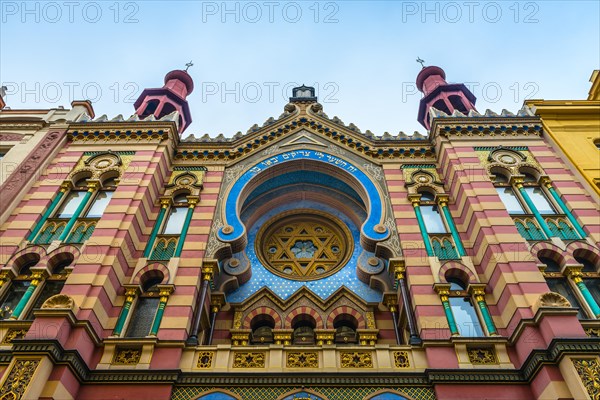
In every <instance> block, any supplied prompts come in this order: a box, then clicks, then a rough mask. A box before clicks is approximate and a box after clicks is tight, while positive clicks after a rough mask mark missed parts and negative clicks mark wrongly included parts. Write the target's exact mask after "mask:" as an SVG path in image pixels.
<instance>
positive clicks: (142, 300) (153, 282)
mask: <svg viewBox="0 0 600 400" xmlns="http://www.w3.org/2000/svg"><path fill="white" fill-rule="evenodd" d="M152 274H153V275H152ZM163 279H164V276H163V274H162V273H161V272H159V271H153V272H152V273H147V274H146V275H145V276H142V285H141V286H142V293H141V294H140V295H139V296H138V298H137V301H136V304H135V307H134V309H133V313H132V315H131V319H130V320H129V324H128V325H127V331H126V332H125V337H145V336H148V334H149V333H150V329H151V328H152V323H153V322H154V317H155V316H156V311H157V309H158V304H159V302H160V298H159V288H158V285H160V284H161V283H162V281H163Z"/></svg>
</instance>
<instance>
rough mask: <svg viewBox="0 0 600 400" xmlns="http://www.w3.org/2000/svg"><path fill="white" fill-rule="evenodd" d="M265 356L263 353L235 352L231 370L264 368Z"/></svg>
mask: <svg viewBox="0 0 600 400" xmlns="http://www.w3.org/2000/svg"><path fill="white" fill-rule="evenodd" d="M266 358H267V356H266V354H265V353H264V352H250V351H243V352H242V351H236V352H235V353H233V368H264V367H265V360H266Z"/></svg>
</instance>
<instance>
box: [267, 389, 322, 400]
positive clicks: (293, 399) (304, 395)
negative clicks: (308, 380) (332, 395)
mask: <svg viewBox="0 0 600 400" xmlns="http://www.w3.org/2000/svg"><path fill="white" fill-rule="evenodd" d="M299 399H303V400H304V399H310V400H327V399H326V398H325V397H321V396H320V395H317V394H315V393H313V392H312V391H310V392H309V391H306V390H300V391H298V392H294V393H287V394H285V395H284V396H283V397H280V398H279V399H278V400H299Z"/></svg>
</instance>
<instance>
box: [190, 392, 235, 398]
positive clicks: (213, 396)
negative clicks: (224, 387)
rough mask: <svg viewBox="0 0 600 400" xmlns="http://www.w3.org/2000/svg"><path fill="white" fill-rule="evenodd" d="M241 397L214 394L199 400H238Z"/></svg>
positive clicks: (222, 393) (221, 393)
mask: <svg viewBox="0 0 600 400" xmlns="http://www.w3.org/2000/svg"><path fill="white" fill-rule="evenodd" d="M238 399H239V397H234V396H231V395H229V394H227V393H224V392H219V391H217V392H212V393H209V394H206V395H204V396H200V397H198V398H197V400H238Z"/></svg>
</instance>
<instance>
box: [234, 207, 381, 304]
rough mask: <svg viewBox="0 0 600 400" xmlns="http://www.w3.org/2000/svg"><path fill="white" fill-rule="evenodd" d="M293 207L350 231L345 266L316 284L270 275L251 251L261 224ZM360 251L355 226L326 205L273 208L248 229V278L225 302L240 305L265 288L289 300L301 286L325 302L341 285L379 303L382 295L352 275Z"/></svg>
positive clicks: (358, 235)
mask: <svg viewBox="0 0 600 400" xmlns="http://www.w3.org/2000/svg"><path fill="white" fill-rule="evenodd" d="M297 208H308V209H314V210H318V211H324V212H326V213H329V214H331V215H333V216H336V217H337V218H339V219H340V220H342V222H344V223H345V224H346V225H347V226H348V228H349V229H350V231H351V232H352V238H353V240H354V243H355V245H354V252H353V253H352V256H351V258H350V260H349V261H348V263H347V264H346V265H345V266H344V267H343V268H342V269H340V270H339V271H338V272H337V273H335V274H334V275H331V276H329V277H326V278H324V279H320V280H316V281H309V282H302V281H293V280H289V279H285V278H283V277H280V276H277V275H275V274H273V273H272V272H270V271H269V270H267V269H266V268H265V267H264V266H263V265H262V264H261V263H260V261H259V259H258V256H257V255H256V251H255V248H254V241H255V238H256V234H257V232H258V230H259V228H260V227H261V226H262V224H263V223H264V222H266V221H268V220H269V219H270V218H272V217H273V216H275V215H277V214H279V213H281V212H284V211H287V210H290V209H297ZM361 251H362V247H361V246H360V234H359V232H358V229H357V227H356V226H355V225H354V223H353V222H352V221H351V220H350V219H349V218H348V217H347V216H346V215H344V214H342V213H341V212H340V211H338V210H336V209H333V208H331V207H329V206H326V205H323V204H320V203H317V202H313V201H307V200H304V201H299V202H296V203H294V204H289V205H283V206H280V207H277V208H275V209H273V210H271V211H270V212H268V213H266V214H265V215H263V216H261V217H260V219H258V220H257V221H256V223H254V225H253V226H252V227H250V229H249V231H248V245H247V246H246V252H247V255H248V259H249V260H250V265H251V266H252V277H251V278H250V280H249V281H248V282H246V283H245V284H243V285H242V286H241V287H239V288H238V289H236V290H234V291H232V292H231V293H229V294H228V295H227V302H229V303H241V302H243V301H244V300H245V299H247V298H248V297H250V296H251V295H253V294H254V293H256V292H257V291H258V290H260V289H261V288H263V287H265V286H266V287H268V288H269V289H271V290H272V291H273V292H274V293H275V294H276V295H278V296H279V297H280V298H282V299H283V300H285V299H287V298H289V297H290V296H291V295H292V294H294V293H295V292H296V291H298V290H299V289H300V288H301V287H302V286H306V287H307V288H308V289H310V290H311V291H313V292H314V293H315V294H316V295H318V296H319V297H320V298H322V299H327V298H328V297H329V296H331V295H332V294H333V293H334V292H335V291H336V290H338V289H339V288H340V287H342V286H345V287H346V288H348V289H349V290H350V291H352V292H353V293H355V294H356V295H357V296H359V297H361V298H362V299H364V300H366V301H368V302H378V301H380V300H381V296H382V294H381V293H380V292H378V291H376V290H374V289H371V288H370V287H369V285H367V284H365V283H364V282H362V281H360V280H359V279H358V277H357V276H356V262H357V260H358V257H359V256H360V252H361Z"/></svg>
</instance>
